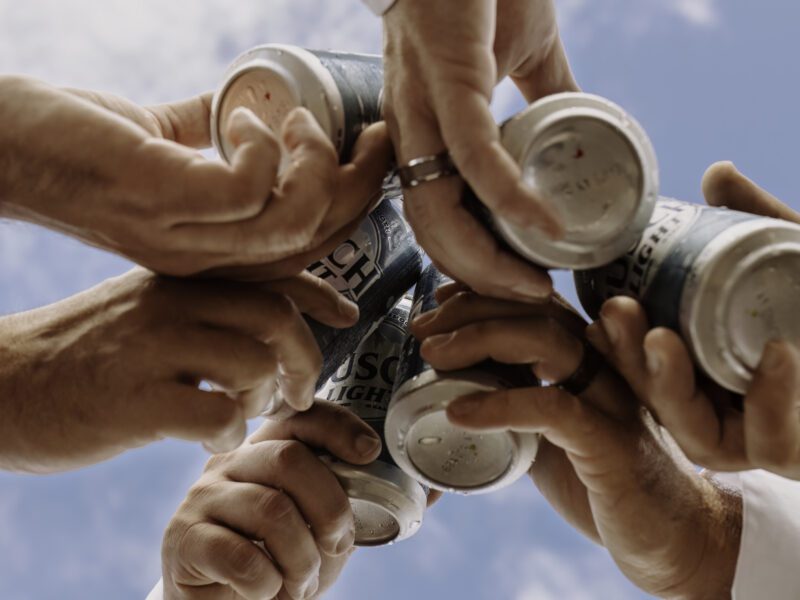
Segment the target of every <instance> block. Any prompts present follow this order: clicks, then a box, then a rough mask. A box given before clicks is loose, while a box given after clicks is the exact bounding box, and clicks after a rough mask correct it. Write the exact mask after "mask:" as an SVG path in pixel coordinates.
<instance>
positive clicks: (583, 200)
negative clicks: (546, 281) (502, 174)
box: [466, 92, 658, 269]
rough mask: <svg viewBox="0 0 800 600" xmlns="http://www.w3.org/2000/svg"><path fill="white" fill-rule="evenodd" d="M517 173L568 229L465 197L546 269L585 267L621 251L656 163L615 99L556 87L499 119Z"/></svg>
mask: <svg viewBox="0 0 800 600" xmlns="http://www.w3.org/2000/svg"><path fill="white" fill-rule="evenodd" d="M501 141H502V144H503V146H504V147H505V149H506V150H508V152H509V153H510V154H511V156H512V157H513V158H514V160H516V161H517V163H518V164H519V166H520V168H521V171H522V178H523V180H524V181H525V183H527V184H528V185H529V186H531V187H532V188H533V189H535V190H536V191H537V192H538V193H539V195H540V197H541V198H542V199H543V201H545V202H547V203H548V204H549V205H551V206H552V207H553V208H554V209H555V210H556V212H557V213H558V214H560V215H561V217H562V220H563V223H564V226H565V235H564V237H563V239H560V240H551V239H549V238H547V237H546V236H545V235H544V234H543V233H542V232H541V231H540V230H539V229H538V228H536V227H520V226H518V225H515V224H513V223H511V222H509V221H508V220H506V219H504V218H502V217H496V216H493V215H492V214H491V213H490V212H489V211H488V209H486V208H485V207H484V206H483V205H482V204H480V202H479V201H477V199H476V197H475V195H474V194H473V193H472V192H470V191H468V192H467V198H466V203H467V205H468V206H469V207H471V208H472V209H473V210H474V211H476V212H478V214H479V217H480V218H481V219H482V220H483V221H484V222H487V224H488V225H489V226H490V227H491V228H492V229H493V230H494V231H495V233H496V234H497V236H498V237H499V238H500V239H501V240H502V241H503V242H504V243H505V244H506V245H508V246H509V247H510V248H511V249H512V250H513V251H515V252H516V253H517V254H519V255H520V256H522V257H523V258H525V259H526V260H528V261H530V262H533V263H535V264H537V265H541V266H543V267H548V268H561V269H587V268H592V267H598V266H601V265H604V264H606V263H608V262H610V261H612V260H614V259H616V258H617V257H619V256H621V255H622V254H625V252H627V251H628V249H629V248H630V247H631V245H633V244H634V243H635V242H636V240H637V239H638V238H639V236H641V234H642V231H644V228H645V227H646V226H647V222H648V220H649V219H650V215H651V214H652V212H653V207H654V205H655V201H656V198H657V196H658V163H657V160H656V154H655V150H654V149H653V145H652V144H651V143H650V139H649V138H648V137H647V134H646V133H645V131H644V129H643V128H642V127H641V125H639V123H637V122H636V120H635V119H633V117H631V116H630V115H629V114H628V113H627V112H625V111H624V110H623V109H622V108H620V107H619V106H617V105H616V104H614V103H612V102H610V101H609V100H606V99H604V98H601V97H599V96H594V95H591V94H584V93H576V92H568V93H562V94H554V95H552V96H548V97H545V98H543V99H541V100H539V101H538V102H535V103H533V104H531V105H530V106H529V107H528V108H526V109H525V110H523V111H522V112H520V113H519V114H517V115H516V116H514V117H512V118H511V119H509V120H508V121H506V122H505V123H504V124H503V125H502V126H501Z"/></svg>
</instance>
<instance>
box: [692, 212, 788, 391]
mask: <svg viewBox="0 0 800 600" xmlns="http://www.w3.org/2000/svg"><path fill="white" fill-rule="evenodd" d="M693 270H695V271H696V272H697V273H698V275H697V277H698V278H699V281H698V282H697V283H696V284H694V285H692V286H690V287H689V288H687V290H686V291H685V292H684V294H687V292H690V293H691V294H692V296H693V298H694V301H693V305H692V306H691V309H690V310H689V311H688V313H687V314H686V315H685V317H684V322H683V323H682V327H683V328H684V329H685V330H686V331H687V332H688V335H689V337H690V339H691V341H692V344H691V345H692V350H693V352H694V354H695V358H696V359H697V362H698V363H699V364H700V365H701V366H702V368H703V370H704V371H705V372H706V373H707V374H708V375H709V376H710V377H711V378H712V379H714V380H715V381H716V382H717V383H719V384H720V385H721V386H723V387H725V388H727V389H729V390H732V391H734V392H739V393H744V392H745V391H746V390H747V388H748V387H749V385H750V381H751V380H752V377H753V373H754V371H755V370H756V369H757V368H758V365H759V363H760V362H761V355H762V354H763V351H764V347H765V346H766V344H767V343H768V342H769V341H771V340H787V341H790V342H794V343H795V344H797V345H798V347H800V319H798V318H797V298H798V295H800V226H797V225H794V224H792V223H787V222H784V221H778V220H774V219H754V220H752V221H746V222H744V223H741V224H739V225H734V226H733V227H731V228H729V229H728V230H726V231H725V232H724V233H723V234H722V235H721V236H720V237H719V238H717V239H715V240H714V241H712V242H711V243H710V244H709V246H707V247H706V248H705V249H704V250H703V252H702V253H701V255H700V256H699V257H698V259H697V260H696V261H695V266H694V267H693ZM685 297H686V296H685ZM684 301H685V300H684ZM682 302H683V301H682Z"/></svg>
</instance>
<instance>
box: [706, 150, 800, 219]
mask: <svg viewBox="0 0 800 600" xmlns="http://www.w3.org/2000/svg"><path fill="white" fill-rule="evenodd" d="M702 185H703V196H705V199H706V202H707V203H708V204H709V205H710V206H727V207H728V208H731V209H733V210H739V211H742V212H747V213H752V214H754V215H760V216H763V217H772V218H774V219H784V220H786V221H791V222H793V223H800V214H799V213H797V212H795V211H794V210H792V209H791V208H789V207H788V206H786V205H785V204H784V203H783V202H781V201H780V200H778V199H777V198H776V197H775V196H773V195H772V194H770V193H769V192H767V191H766V190H764V189H762V188H760V187H759V186H757V185H756V184H755V183H754V182H753V181H751V180H750V179H748V178H747V177H745V176H744V175H742V173H740V172H739V170H738V169H737V168H736V166H735V165H734V164H733V163H732V162H729V161H725V162H718V163H714V164H713V165H711V166H710V167H709V168H708V170H707V171H706V172H705V175H703V184H702Z"/></svg>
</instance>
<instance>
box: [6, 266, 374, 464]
mask: <svg viewBox="0 0 800 600" xmlns="http://www.w3.org/2000/svg"><path fill="white" fill-rule="evenodd" d="M301 312H303V313H307V314H308V315H310V316H312V317H313V318H315V319H317V320H320V321H322V322H323V323H326V324H328V325H331V326H338V327H343V326H350V325H352V324H353V323H354V322H355V321H356V319H357V315H358V310H357V308H356V307H355V306H354V305H352V304H351V303H350V302H349V301H347V300H345V299H344V298H343V297H342V296H341V295H340V294H338V293H337V292H336V291H335V290H334V289H333V288H332V287H331V286H330V285H328V284H326V283H324V282H322V281H321V280H319V279H317V278H314V277H312V276H310V275H308V274H303V275H301V276H299V277H297V278H294V279H291V280H286V281H279V282H275V283H273V284H270V285H262V286H253V285H244V284H236V283H228V284H225V283H221V282H210V281H209V282H205V281H187V280H175V279H169V278H162V277H158V276H155V275H153V274H151V273H148V272H146V271H144V270H143V269H135V270H133V271H131V272H129V273H127V274H126V275H123V276H121V277H117V278H114V279H109V280H108V281H106V282H104V283H102V284H100V285H99V286H97V287H95V288H92V289H90V290H88V291H86V292H83V293H82V294H78V295H77V296H73V297H71V298H68V299H67V300H64V301H62V302H58V303H56V304H53V305H51V306H47V307H44V308H40V309H38V310H33V311H30V312H27V313H20V314H17V315H12V316H9V317H4V318H2V319H0V340H2V345H0V398H2V399H3V401H2V402H1V403H0V467H2V468H7V469H12V470H20V471H31V472H49V471H58V470H64V469H72V468H76V467H80V466H83V465H87V464H91V463H94V462H98V461H100V460H104V459H106V458H109V457H111V456H114V455H116V454H119V453H120V452H123V451H124V450H126V449H129V448H134V447H137V446H141V445H144V444H147V443H149V442H153V441H155V440H158V439H160V438H162V437H165V436H168V437H178V438H182V439H187V440H202V441H204V442H206V443H207V444H208V446H209V448H210V449H211V450H214V451H227V450H230V449H232V448H235V447H236V446H238V445H239V444H240V443H241V441H242V440H243V439H244V436H245V433H246V423H245V419H247V418H250V417H254V416H256V415H257V414H259V413H260V412H261V410H262V409H263V407H264V405H265V403H266V402H268V401H269V399H270V398H271V396H272V394H273V391H274V386H275V383H276V380H279V381H280V385H281V388H282V391H283V393H284V395H285V397H286V401H287V403H289V404H290V405H291V406H293V407H294V408H296V409H299V410H304V409H307V408H308V407H309V406H310V405H311V402H312V399H313V393H314V386H315V383H316V380H317V377H318V376H319V371H320V366H321V361H322V357H321V355H320V351H319V348H318V347H317V345H316V342H315V340H314V338H313V336H312V335H311V332H310V330H309V329H308V326H307V325H306V323H305V321H304V319H303V318H302V317H301V315H300V313H301ZM201 381H207V382H212V383H213V384H215V385H216V386H217V390H216V391H202V390H200V389H198V384H199V383H200V382H201Z"/></svg>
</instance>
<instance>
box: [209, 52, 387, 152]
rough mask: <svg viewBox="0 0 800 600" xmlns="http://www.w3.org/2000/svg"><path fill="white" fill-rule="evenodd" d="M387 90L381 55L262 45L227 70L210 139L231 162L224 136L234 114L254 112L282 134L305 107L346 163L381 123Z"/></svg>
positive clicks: (213, 107) (216, 99)
mask: <svg viewBox="0 0 800 600" xmlns="http://www.w3.org/2000/svg"><path fill="white" fill-rule="evenodd" d="M382 89H383V62H382V60H381V57H380V56H372V55H367V54H349V53H345V52H328V51H323V50H305V49H303V48H298V47H297V46H285V45H281V44H267V45H264V46H258V47H256V48H253V49H251V50H248V51H247V52H245V53H244V54H242V55H240V56H239V57H238V58H236V59H235V60H234V62H233V64H231V66H230V67H228V70H227V71H226V73H225V77H224V82H223V84H222V85H221V86H220V87H219V89H218V91H217V93H216V94H215V95H214V99H213V101H212V103H211V139H212V140H213V143H214V146H215V148H216V149H217V151H218V152H219V153H220V155H221V156H222V157H223V158H224V159H226V160H229V159H230V157H231V155H232V147H231V144H230V141H229V140H228V139H227V138H226V136H225V135H223V134H224V132H225V131H226V129H227V125H228V119H229V118H230V115H231V113H232V112H233V111H234V109H236V108H238V107H240V106H243V107H246V108H249V109H250V110H252V111H253V112H254V113H255V114H256V115H257V116H258V117H259V118H260V119H261V120H262V121H264V123H266V124H267V125H268V126H269V127H270V128H271V129H272V130H273V131H276V132H277V131H280V127H281V124H282V123H283V120H284V119H285V118H286V116H287V115H288V114H289V112H290V111H291V110H292V109H294V108H297V107H300V106H302V107H305V108H307V109H308V110H309V111H311V113H312V114H313V115H314V117H316V119H317V122H318V123H319V124H320V126H321V127H322V129H323V130H324V131H325V133H327V134H328V137H329V138H330V140H331V142H333V145H334V147H335V148H336V151H337V152H338V153H339V157H340V159H341V160H342V161H346V160H347V159H348V157H349V156H350V152H351V150H352V149H353V145H354V144H355V141H356V138H357V137H358V135H359V134H360V133H361V131H362V130H363V129H365V128H366V127H367V126H368V125H370V124H372V123H375V122H377V121H380V120H381V110H382V103H383V102H382Z"/></svg>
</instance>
